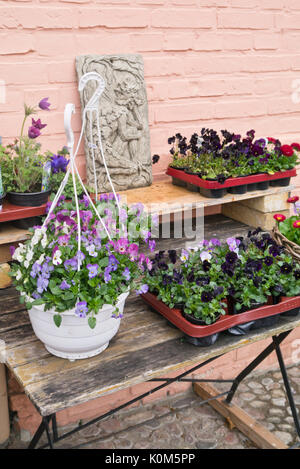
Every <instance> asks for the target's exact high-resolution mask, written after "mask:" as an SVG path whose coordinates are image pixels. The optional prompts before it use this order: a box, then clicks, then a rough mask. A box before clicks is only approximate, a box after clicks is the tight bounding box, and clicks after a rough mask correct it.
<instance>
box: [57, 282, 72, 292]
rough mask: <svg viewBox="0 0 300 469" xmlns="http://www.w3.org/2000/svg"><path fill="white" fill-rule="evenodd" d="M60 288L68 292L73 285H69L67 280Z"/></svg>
mask: <svg viewBox="0 0 300 469" xmlns="http://www.w3.org/2000/svg"><path fill="white" fill-rule="evenodd" d="M59 288H60V289H61V290H68V289H69V288H71V285H69V284H68V282H66V281H65V280H63V281H62V282H61V284H60V285H59Z"/></svg>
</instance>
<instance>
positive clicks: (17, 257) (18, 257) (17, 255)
mask: <svg viewBox="0 0 300 469" xmlns="http://www.w3.org/2000/svg"><path fill="white" fill-rule="evenodd" d="M24 250H25V246H24V244H20V245H19V247H17V249H16V250H15V252H14V253H13V256H12V258H13V260H14V261H18V262H23V260H24V256H23V254H24Z"/></svg>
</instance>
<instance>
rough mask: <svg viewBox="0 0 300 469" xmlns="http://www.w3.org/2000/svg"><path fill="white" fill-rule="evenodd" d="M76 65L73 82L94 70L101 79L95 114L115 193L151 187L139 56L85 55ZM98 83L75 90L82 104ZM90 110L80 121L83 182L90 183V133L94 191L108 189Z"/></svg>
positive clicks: (144, 91) (148, 140) (148, 145)
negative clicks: (83, 154)
mask: <svg viewBox="0 0 300 469" xmlns="http://www.w3.org/2000/svg"><path fill="white" fill-rule="evenodd" d="M76 69H77V75H78V80H80V78H81V76H82V75H84V74H85V73H88V72H97V73H98V74H99V75H101V77H102V78H103V79H104V81H105V89H104V92H103V93H102V95H101V97H100V100H99V110H98V112H99V118H100V129H101V140H102V145H103V150H104V155H105V159H106V162H107V166H108V169H109V173H110V176H111V179H112V181H113V184H114V187H115V189H116V190H118V191H120V190H126V189H131V188H134V187H144V186H148V185H150V184H151V183H152V161H151V153H150V135H149V125H148V102H147V95H146V87H145V82H144V65H143V59H142V57H141V56H140V55H131V54H128V55H84V56H80V57H77V58H76ZM97 85H98V83H97V82H96V81H95V80H90V81H89V82H88V83H87V85H86V86H85V87H84V89H83V91H82V92H81V93H80V99H81V106H82V108H84V106H85V105H86V104H87V102H88V101H89V99H90V98H91V97H92V95H93V94H94V92H95V91H96V88H97ZM94 114H95V113H87V116H86V117H87V119H86V125H85V154H86V169H87V183H88V185H89V186H91V187H93V186H94V169H93V162H92V148H91V142H90V131H92V135H93V142H94V144H95V145H93V151H94V155H95V164H96V174H97V186H98V191H99V192H110V191H111V186H110V184H109V181H108V178H107V175H106V172H105V169H104V165H103V161H102V157H101V153H100V150H99V145H98V136H97V135H98V132H97V125H96V117H95V115H94Z"/></svg>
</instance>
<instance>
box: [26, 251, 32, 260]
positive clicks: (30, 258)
mask: <svg viewBox="0 0 300 469" xmlns="http://www.w3.org/2000/svg"><path fill="white" fill-rule="evenodd" d="M32 258H33V251H32V249H31V250H30V251H28V252H27V254H26V260H27V261H29V262H30V261H31V260H32Z"/></svg>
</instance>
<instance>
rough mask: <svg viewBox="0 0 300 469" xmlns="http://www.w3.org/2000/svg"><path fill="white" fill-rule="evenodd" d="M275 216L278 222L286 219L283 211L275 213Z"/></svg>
mask: <svg viewBox="0 0 300 469" xmlns="http://www.w3.org/2000/svg"><path fill="white" fill-rule="evenodd" d="M273 218H274V219H275V220H276V221H278V222H281V221H284V220H285V219H286V216H285V215H282V214H281V213H275V215H274V216H273Z"/></svg>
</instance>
